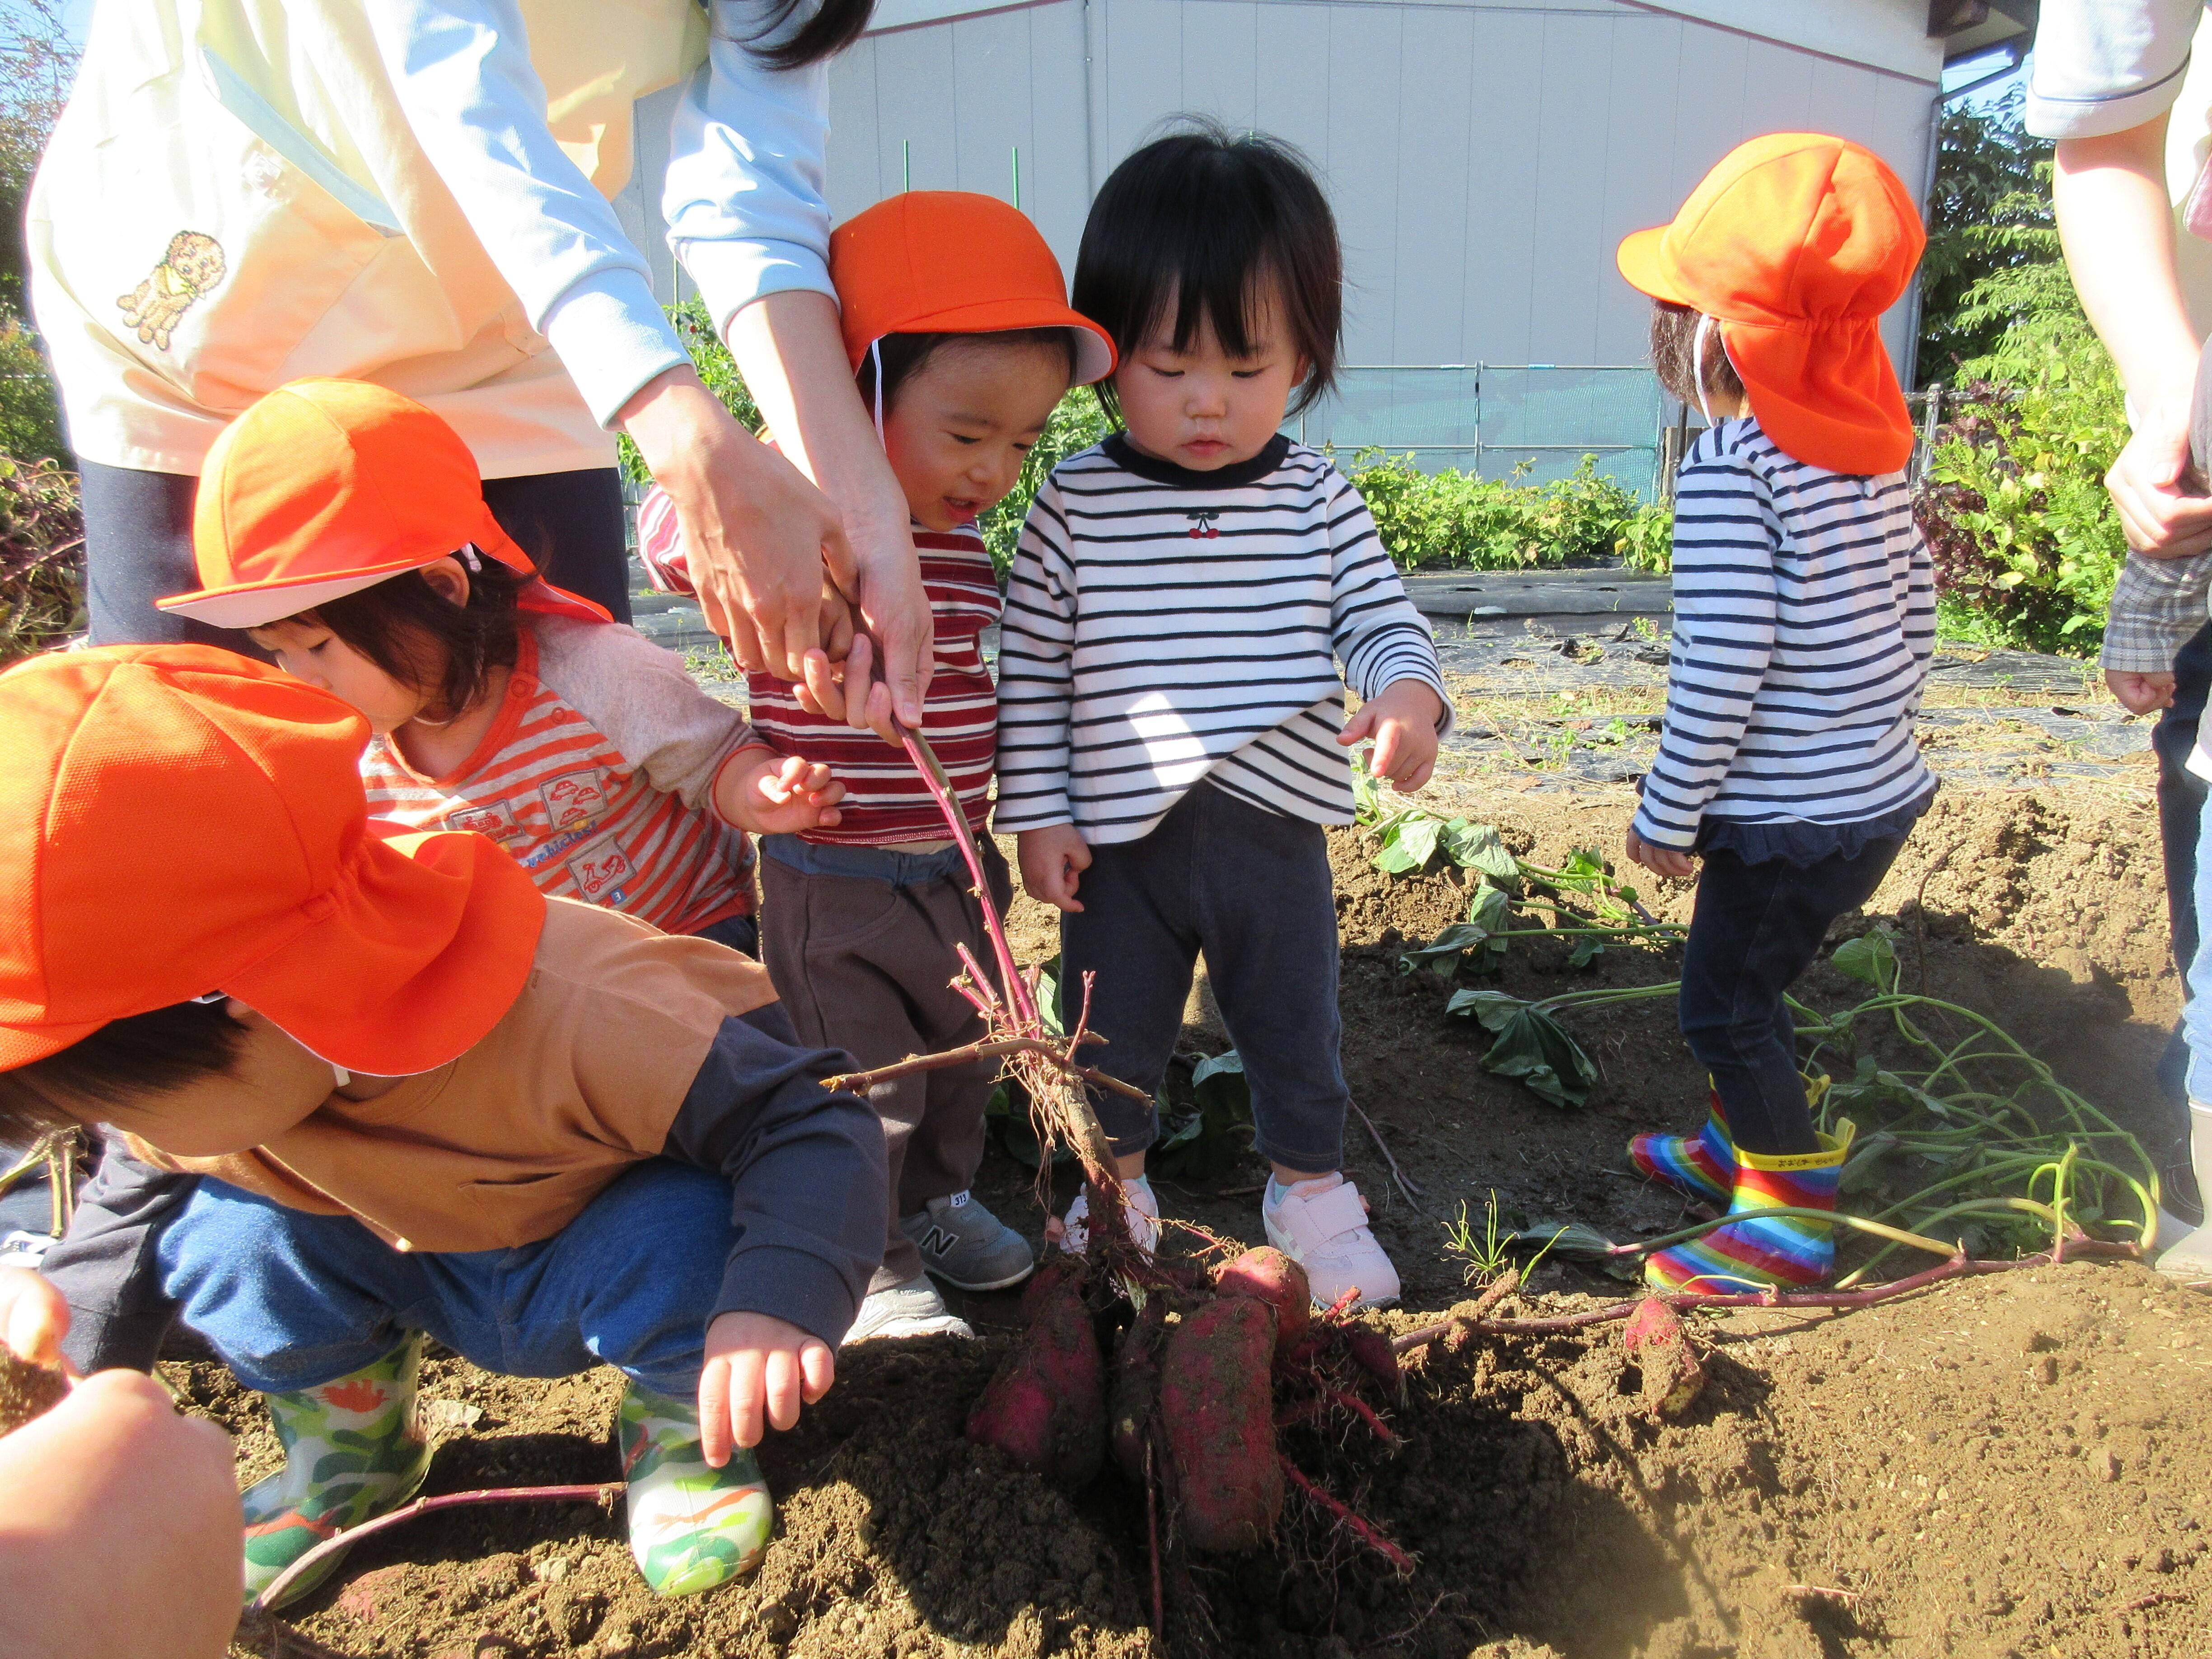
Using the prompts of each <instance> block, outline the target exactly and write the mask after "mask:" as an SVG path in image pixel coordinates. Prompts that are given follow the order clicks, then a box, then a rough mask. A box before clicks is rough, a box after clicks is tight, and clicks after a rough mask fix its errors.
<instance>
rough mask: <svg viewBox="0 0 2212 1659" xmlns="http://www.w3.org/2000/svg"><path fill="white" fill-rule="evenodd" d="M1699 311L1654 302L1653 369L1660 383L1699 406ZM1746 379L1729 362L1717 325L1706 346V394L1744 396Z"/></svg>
mask: <svg viewBox="0 0 2212 1659" xmlns="http://www.w3.org/2000/svg"><path fill="white" fill-rule="evenodd" d="M1698 318H1699V313H1697V312H1695V311H1692V310H1691V309H1690V307H1687V306H1678V305H1676V304H1675V303H1674V301H1672V300H1654V301H1652V302H1651V372H1652V373H1653V374H1656V375H1657V376H1658V377H1659V384H1660V385H1661V386H1664V387H1666V388H1667V390H1668V392H1671V393H1673V394H1674V396H1675V397H1676V398H1680V400H1681V401H1682V402H1683V403H1686V404H1688V405H1689V406H1690V407H1691V408H1692V409H1695V408H1696V407H1697V406H1698V369H1697V356H1698ZM1743 395H1744V391H1743V381H1742V380H1741V379H1739V378H1738V377H1737V374H1736V372H1735V364H1734V363H1732V362H1729V355H1728V348H1727V347H1726V346H1724V345H1723V344H1722V343H1721V331H1720V330H1719V329H1718V328H1715V329H1714V330H1713V331H1712V337H1711V339H1710V340H1709V341H1708V342H1707V343H1706V345H1705V396H1706V397H1708V398H1741V397H1742V396H1743Z"/></svg>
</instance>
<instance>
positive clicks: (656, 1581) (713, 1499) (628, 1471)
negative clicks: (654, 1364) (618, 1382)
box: [615, 1380, 775, 1595]
mask: <svg viewBox="0 0 2212 1659" xmlns="http://www.w3.org/2000/svg"><path fill="white" fill-rule="evenodd" d="M615 1429H616V1433H617V1438H618V1439H619V1440H620V1442H621V1444H622V1460H623V1482H624V1484H625V1486H626V1489H627V1492H628V1495H629V1504H628V1508H629V1553H630V1558H631V1559H633V1560H635V1562H636V1563H637V1570H638V1571H640V1572H641V1573H643V1574H644V1575H645V1582H646V1583H647V1584H649V1585H651V1586H652V1588H653V1594H654V1595H697V1594H698V1593H699V1592H700V1591H701V1590H708V1589H714V1586H715V1585H717V1584H726V1583H728V1582H729V1581H730V1580H731V1579H732V1578H738V1577H743V1576H744V1574H746V1573H749V1572H750V1571H752V1570H753V1569H754V1568H755V1567H757V1566H758V1565H760V1559H761V1556H762V1555H763V1553H765V1552H766V1551H767V1549H768V1537H769V1531H770V1530H771V1529H772V1528H774V1526H775V1504H774V1503H773V1502H772V1501H771V1500H770V1498H769V1495H768V1482H767V1481H765V1480H763V1479H761V1472H760V1465H759V1464H757V1463H756V1462H753V1455H752V1454H751V1453H750V1452H749V1451H744V1450H735V1451H732V1453H731V1454H730V1461H729V1462H726V1463H725V1464H723V1465H722V1467H721V1468H719V1469H718V1468H714V1465H713V1464H711V1463H709V1462H708V1461H707V1454H706V1450H705V1448H704V1447H703V1446H702V1444H701V1443H700V1437H699V1407H698V1406H697V1404H696V1402H694V1401H689V1400H673V1399H671V1398H670V1397H669V1396H668V1395H663V1394H656V1393H654V1392H653V1390H652V1389H647V1388H646V1387H645V1386H644V1385H643V1384H642V1383H638V1382H636V1381H635V1380H633V1381H632V1382H631V1383H630V1385H629V1389H627V1390H626V1391H625V1392H624V1393H623V1398H622V1407H621V1409H620V1411H618V1412H617V1413H616V1417H615Z"/></svg>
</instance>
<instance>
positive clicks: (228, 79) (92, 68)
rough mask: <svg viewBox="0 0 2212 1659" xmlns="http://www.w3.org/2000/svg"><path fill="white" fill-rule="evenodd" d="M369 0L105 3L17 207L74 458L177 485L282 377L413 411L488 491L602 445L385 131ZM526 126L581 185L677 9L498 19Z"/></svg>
mask: <svg viewBox="0 0 2212 1659" xmlns="http://www.w3.org/2000/svg"><path fill="white" fill-rule="evenodd" d="M374 3H376V0H109V3H105V4H102V5H101V6H100V7H98V8H97V9H95V11H94V17H93V22H92V29H91V37H90V39H89V40H88V44H87V47H86V52H85V58H84V64H83V68H82V70H81V72H80V75H79V78H78V82H77V88H76V92H75V94H73V96H72V97H71V98H70V104H69V106H68V108H67V109H66V110H65V111H64V113H63V116H62V118H61V120H60V122H59V123H58V125H57V126H56V128H55V131H54V137H53V140H52V143H51V145H50V146H49V147H48V149H47V152H46V159H45V161H43V163H42V164H41V166H40V170H39V175H38V179H37V180H36V183H35V184H34V185H33V191H32V195H31V204H30V210H29V213H28V216H27V217H28V227H27V228H28V232H29V240H30V248H31V264H32V289H33V305H34V308H35V310H36V313H37V316H38V320H39V325H40V331H41V332H42V333H43V334H44V336H45V337H46V343H47V345H48V349H50V350H51V352H52V356H53V360H54V366H55V369H56V372H57V375H58V379H59V380H60V382H61V386H62V394H63V400H64V406H65V408H66V410H67V412H68V416H69V421H70V436H71V440H72V441H73V443H74V445H75V447H76V450H77V453H79V454H81V455H82V456H83V457H84V458H86V459H89V460H94V461H100V462H104V463H106V464H107V465H112V466H123V467H132V468H137V469H140V470H144V471H165V472H178V473H187V474H192V473H197V471H199V465H200V460H201V458H202V457H203V456H204V454H205V453H206V451H207V447H208V446H209V445H210V444H211V443H212V442H213V441H214V439H215V436H216V434H217V433H218V432H220V431H221V430H222V427H223V425H224V424H225V423H226V422H228V420H229V419H230V418H231V417H232V416H234V415H236V414H237V413H238V412H239V411H240V410H243V409H244V408H245V407H246V405H247V404H251V403H252V402H253V401H254V400H255V399H256V398H258V397H260V396H261V395H262V394H263V393H264V392H268V391H270V390H273V389H274V388H275V387H276V386H282V385H283V384H284V383H285V382H286V381H288V380H296V379H298V378H300V377H301V376H302V375H309V374H328V375H337V376H343V377H348V378H356V379H364V380H376V381H379V382H380V383H382V384H384V385H386V386H391V387H392V388H393V389H394V390H395V391H398V392H404V393H405V394H407V395H408V396H410V397H413V398H419V399H421V400H422V402H424V403H426V404H429V405H430V406H431V407H432V408H434V409H435V410H438V412H439V413H440V414H441V415H442V416H445V417H446V419H447V420H448V421H449V422H452V424H453V426H454V428H456V429H457V430H459V432H460V434H461V435H462V436H463V438H464V439H465V440H466V441H468V443H469V446H470V447H471V450H473V451H474V452H475V453H476V455H477V462H478V465H480V466H482V468H483V471H484V473H485V475H486V476H487V477H508V476H514V475H518V474H524V473H533V472H550V471H568V470H572V469H575V468H580V467H586V466H600V465H610V464H611V461H612V441H611V439H610V438H609V437H608V435H606V433H605V432H604V431H603V430H602V429H601V428H600V427H599V423H598V422H596V421H595V420H594V419H593V418H592V415H591V412H590V410H588V409H586V406H585V404H584V402H583V399H582V398H581V397H580V394H579V393H578V392H577V391H576V389H575V387H574V385H573V384H572V383H571V382H570V380H568V374H567V373H566V371H565V370H563V369H562V367H561V365H560V362H559V360H558V359H557V358H556V357H555V356H553V354H552V353H551V352H550V350H548V349H547V346H546V343H545V341H544V337H542V336H540V335H539V334H538V333H537V331H535V330H534V329H532V327H531V325H530V321H529V319H528V317H527V316H526V314H525V312H524V309H523V306H522V303H521V301H520V300H519V299H518V298H517V297H516V295H515V294H514V292H513V289H511V288H509V287H508V286H507V283H506V281H505V280H504V279H503V278H502V277H501V276H500V275H499V272H498V270H496V268H495V266H494V264H493V263H492V261H491V258H490V256H489V254H488V253H487V252H485V251H484V248H483V244H482V242H481V241H480V240H478V238H477V234H476V233H475V231H474V230H473V229H472V228H471V226H470V225H469V222H468V221H467V220H466V218H465V216H463V214H462V212H461V210H460V208H459V204H457V203H456V202H455V201H454V199H453V196H452V194H451V193H450V192H449V191H447V188H446V186H445V185H444V184H443V182H442V181H441V179H440V178H439V176H438V174H437V172H436V170H435V167H433V166H432V165H431V163H430V161H429V158H428V156H427V155H425V154H424V152H423V150H422V147H421V145H420V143H418V142H417V141H416V137H415V136H414V134H413V132H412V131H410V128H409V126H408V124H407V121H406V118H405V116H404V113H403V111H402V108H401V106H400V104H399V101H398V96H397V94H396V92H395V89H394V88H393V85H392V76H391V74H390V71H389V70H387V68H386V64H385V63H384V60H383V58H381V56H380V54H379V52H377V50H376V46H375V42H374V39H373V38H372V36H371V33H370V31H369V27H368V16H367V12H366V7H367V6H368V5H372V4H374ZM520 11H521V13H522V15H523V17H524V20H525V21H526V26H527V28H528V32H529V40H530V45H531V59H532V67H533V68H535V69H536V70H537V71H538V76H539V78H540V79H541V80H542V81H543V82H544V85H545V88H546V94H547V112H548V120H549V125H550V126H551V128H552V131H553V134H554V137H556V139H557V140H559V141H560V143H561V144H562V148H563V149H565V150H566V151H567V152H568V155H569V156H570V158H571V159H572V160H574V161H575V162H576V163H577V164H578V166H579V167H580V168H581V169H582V171H583V173H584V174H585V176H586V178H587V179H590V180H591V182H592V185H593V186H594V187H595V188H597V189H598V190H599V191H601V192H602V193H604V194H606V195H608V196H610V197H611V196H612V195H613V194H614V192H615V191H618V190H620V189H621V188H622V186H623V184H624V183H625V182H626V181H627V180H628V179H629V172H630V167H631V161H632V157H631V154H630V130H631V106H632V105H633V104H635V101H636V100H638V99H639V98H641V97H643V96H645V95H646V94H649V93H651V92H653V91H656V90H658V89H659V88H663V87H665V86H669V85H671V84H672V83H673V82H676V81H678V80H679V79H681V78H682V77H683V76H685V75H687V74H689V73H690V71H691V70H694V69H696V67H697V66H698V65H699V64H701V63H702V62H703V61H704V59H705V55H706V40H707V21H706V15H705V14H704V12H703V11H702V9H701V7H700V4H699V0H521V4H520Z"/></svg>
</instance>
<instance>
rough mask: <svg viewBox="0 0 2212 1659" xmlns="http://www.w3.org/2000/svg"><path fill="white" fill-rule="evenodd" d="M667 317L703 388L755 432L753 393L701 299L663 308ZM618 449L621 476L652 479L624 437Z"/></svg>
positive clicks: (756, 412)
mask: <svg viewBox="0 0 2212 1659" xmlns="http://www.w3.org/2000/svg"><path fill="white" fill-rule="evenodd" d="M667 312H668V320H669V321H670V322H671V323H673V324H674V325H676V337H677V338H678V339H679V340H681V341H682V342H683V343H684V349H685V350H686V351H688V352H690V354H691V362H692V366H693V367H694V368H696V369H697V370H698V371H699V378H700V380H702V381H704V382H705V383H706V386H707V390H708V391H709V392H713V393H714V395H715V396H716V397H717V398H720V399H721V400H722V407H723V408H725V409H726V410H729V411H730V413H731V415H732V416H733V417H734V418H735V419H736V421H737V422H738V425H740V426H742V427H743V428H744V429H745V430H746V431H748V432H751V433H758V432H759V431H760V429H761V428H762V426H763V422H762V420H761V412H760V407H759V405H758V404H755V403H754V402H753V394H752V393H751V392H749V391H747V390H746V389H745V377H744V375H742V374H738V360H737V359H736V358H734V357H732V356H730V349H729V347H727V346H726V345H724V344H723V343H722V337H721V336H720V335H719V334H717V333H715V332H714V318H713V317H711V316H710V315H708V311H707V304H706V301H703V300H696V299H693V300H686V301H684V303H683V304H681V305H674V306H670V307H667ZM616 447H617V449H619V450H620V451H621V454H622V460H621V466H622V472H623V477H625V478H627V479H628V480H629V482H630V483H634V484H639V485H647V484H650V483H652V482H653V471H652V469H651V468H649V467H647V465H646V464H645V457H644V456H642V455H641V454H639V453H637V446H636V445H635V444H634V443H632V442H631V441H629V438H628V437H626V436H625V437H622V438H618V439H617V440H616Z"/></svg>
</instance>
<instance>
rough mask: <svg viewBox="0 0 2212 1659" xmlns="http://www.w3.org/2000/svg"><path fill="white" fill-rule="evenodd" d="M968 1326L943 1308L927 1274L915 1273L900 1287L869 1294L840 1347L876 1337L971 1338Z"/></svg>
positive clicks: (943, 1305)
mask: <svg viewBox="0 0 2212 1659" xmlns="http://www.w3.org/2000/svg"><path fill="white" fill-rule="evenodd" d="M973 1335H975V1332H974V1331H972V1330H970V1329H969V1328H968V1322H967V1321H966V1320H964V1319H963V1318H961V1317H960V1316H959V1315H957V1314H956V1313H954V1312H953V1311H952V1310H951V1309H950V1308H947V1307H946V1306H945V1298H944V1297H941V1296H939V1295H938V1293H937V1286H936V1285H933V1284H931V1283H930V1282H929V1275H928V1274H927V1273H916V1274H915V1276H914V1277H913V1278H912V1279H908V1280H907V1281H906V1283H905V1284H903V1285H892V1286H891V1287H890V1289H889V1290H884V1291H870V1292H869V1293H868V1295H867V1297H866V1298H865V1299H864V1300H863V1301H862V1302H861V1304H860V1312H859V1313H858V1314H856V1315H855V1316H854V1319H853V1328H852V1329H851V1330H849V1331H848V1332H846V1333H845V1340H844V1341H843V1342H842V1344H841V1345H840V1346H843V1347H848V1348H849V1347H851V1346H853V1345H854V1343H855V1342H869V1341H873V1340H875V1339H876V1338H878V1337H907V1336H973Z"/></svg>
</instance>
